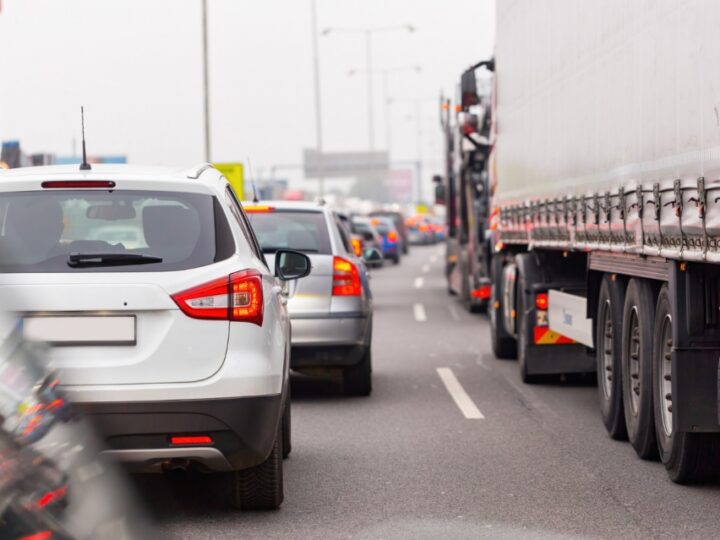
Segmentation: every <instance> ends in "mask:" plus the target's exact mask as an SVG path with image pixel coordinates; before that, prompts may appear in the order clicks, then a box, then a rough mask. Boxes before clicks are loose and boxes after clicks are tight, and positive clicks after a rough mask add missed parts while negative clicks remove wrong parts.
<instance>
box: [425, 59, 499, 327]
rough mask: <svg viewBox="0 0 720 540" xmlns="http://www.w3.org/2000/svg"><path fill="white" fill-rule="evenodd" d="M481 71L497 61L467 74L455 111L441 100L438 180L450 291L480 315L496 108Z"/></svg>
mask: <svg viewBox="0 0 720 540" xmlns="http://www.w3.org/2000/svg"><path fill="white" fill-rule="evenodd" d="M481 68H484V69H485V70H486V71H487V72H490V73H492V71H493V69H494V64H493V61H492V60H485V61H481V62H478V63H476V64H474V65H472V66H471V67H470V68H468V69H467V70H465V71H464V72H463V74H462V77H461V82H460V86H459V88H460V89H461V95H460V97H459V99H458V104H457V105H456V106H455V107H452V104H451V102H450V100H449V99H441V111H442V112H441V116H440V118H441V127H442V130H443V136H444V139H445V174H444V175H443V176H436V177H435V178H434V181H435V183H436V184H437V185H436V187H435V190H436V202H438V203H441V204H445V205H446V213H445V230H446V231H447V232H446V237H445V247H446V258H445V261H446V262H445V276H446V279H447V288H448V292H449V293H450V294H452V295H456V296H458V297H459V298H460V300H461V302H462V303H463V304H464V305H465V306H466V307H467V308H468V309H469V311H470V312H475V313H484V312H485V311H486V310H487V306H488V303H489V300H490V291H491V287H490V274H489V272H490V249H489V246H490V244H489V243H488V237H487V230H488V219H489V218H490V177H489V171H488V159H489V156H490V150H491V148H492V147H491V145H490V130H491V126H492V104H491V100H490V95H489V93H488V92H485V91H483V90H479V89H478V84H477V81H476V71H477V70H479V69H481ZM483 80H487V79H483Z"/></svg>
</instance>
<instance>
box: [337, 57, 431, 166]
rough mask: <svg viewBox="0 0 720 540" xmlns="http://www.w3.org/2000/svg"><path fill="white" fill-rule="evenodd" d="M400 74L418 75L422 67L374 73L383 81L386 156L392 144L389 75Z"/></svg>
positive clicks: (350, 74)
mask: <svg viewBox="0 0 720 540" xmlns="http://www.w3.org/2000/svg"><path fill="white" fill-rule="evenodd" d="M360 71H364V70H360V69H351V70H350V71H348V75H349V76H350V77H352V76H354V75H355V74H357V73H359V72H360ZM402 72H415V73H420V72H422V67H420V66H398V67H390V68H382V69H378V70H377V71H376V73H380V74H381V75H382V81H383V104H384V108H385V147H386V148H387V151H388V155H389V154H390V153H391V148H390V147H391V143H392V122H391V121H390V102H391V101H392V100H391V99H390V81H389V79H390V74H391V73H402Z"/></svg>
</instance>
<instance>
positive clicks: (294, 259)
mask: <svg viewBox="0 0 720 540" xmlns="http://www.w3.org/2000/svg"><path fill="white" fill-rule="evenodd" d="M310 270H311V265H310V257H308V256H307V255H305V254H304V253H300V252H299V251H295V250H292V249H278V250H277V251H276V252H275V276H276V277H278V278H280V279H282V280H283V281H290V280H292V279H300V278H304V277H305V276H307V275H308V274H309V273H310Z"/></svg>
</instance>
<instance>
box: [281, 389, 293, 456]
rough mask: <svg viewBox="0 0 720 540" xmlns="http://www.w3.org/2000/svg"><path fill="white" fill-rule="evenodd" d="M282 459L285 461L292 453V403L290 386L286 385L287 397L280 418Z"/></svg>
mask: <svg viewBox="0 0 720 540" xmlns="http://www.w3.org/2000/svg"><path fill="white" fill-rule="evenodd" d="M282 435H283V439H282V443H283V444H282V450H283V452H282V457H283V459H287V458H288V456H289V455H290V452H292V401H291V400H290V385H289V384H288V391H287V397H285V410H284V411H283V416H282Z"/></svg>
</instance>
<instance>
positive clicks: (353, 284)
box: [332, 257, 362, 296]
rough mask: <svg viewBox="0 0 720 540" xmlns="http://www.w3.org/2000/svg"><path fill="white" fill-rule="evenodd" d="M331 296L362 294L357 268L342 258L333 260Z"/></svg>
mask: <svg viewBox="0 0 720 540" xmlns="http://www.w3.org/2000/svg"><path fill="white" fill-rule="evenodd" d="M332 294H333V296H360V295H361V294H362V285H361V284H360V273H359V272H358V269H357V266H355V265H354V264H353V263H351V262H350V261H348V260H347V259H343V258H342V257H334V258H333V287H332Z"/></svg>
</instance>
